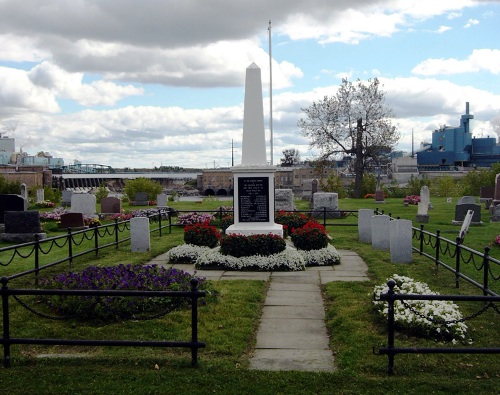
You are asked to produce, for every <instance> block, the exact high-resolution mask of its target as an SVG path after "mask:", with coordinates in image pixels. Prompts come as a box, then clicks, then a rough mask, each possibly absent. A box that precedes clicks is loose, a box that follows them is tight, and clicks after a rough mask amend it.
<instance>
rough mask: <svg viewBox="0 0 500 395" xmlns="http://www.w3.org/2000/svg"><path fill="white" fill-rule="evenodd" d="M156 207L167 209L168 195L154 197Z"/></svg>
mask: <svg viewBox="0 0 500 395" xmlns="http://www.w3.org/2000/svg"><path fill="white" fill-rule="evenodd" d="M156 207H160V208H165V207H168V195H166V194H164V193H162V194H160V195H156Z"/></svg>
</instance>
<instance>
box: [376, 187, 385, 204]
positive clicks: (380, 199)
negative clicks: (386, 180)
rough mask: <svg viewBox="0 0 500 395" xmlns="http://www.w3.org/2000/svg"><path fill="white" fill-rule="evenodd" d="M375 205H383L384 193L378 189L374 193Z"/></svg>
mask: <svg viewBox="0 0 500 395" xmlns="http://www.w3.org/2000/svg"><path fill="white" fill-rule="evenodd" d="M375 203H385V196H384V191H381V190H380V189H379V190H376V191H375Z"/></svg>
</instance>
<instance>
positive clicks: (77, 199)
mask: <svg viewBox="0 0 500 395" xmlns="http://www.w3.org/2000/svg"><path fill="white" fill-rule="evenodd" d="M70 211H71V212H72V213H83V215H86V216H87V217H90V216H92V215H94V214H95V213H96V198H95V195H92V194H91V193H74V194H73V195H72V196H71V209H70Z"/></svg>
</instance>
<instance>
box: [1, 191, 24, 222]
mask: <svg viewBox="0 0 500 395" xmlns="http://www.w3.org/2000/svg"><path fill="white" fill-rule="evenodd" d="M27 209H28V201H27V200H26V199H24V198H23V197H22V196H20V195H14V194H1V195H0V223H4V213H5V212H6V211H26V210H27Z"/></svg>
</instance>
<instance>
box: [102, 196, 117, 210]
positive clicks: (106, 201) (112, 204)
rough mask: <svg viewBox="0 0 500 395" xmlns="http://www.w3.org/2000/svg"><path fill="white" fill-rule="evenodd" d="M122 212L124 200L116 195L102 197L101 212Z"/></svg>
mask: <svg viewBox="0 0 500 395" xmlns="http://www.w3.org/2000/svg"><path fill="white" fill-rule="evenodd" d="M121 212H122V201H121V200H120V199H118V198H116V197H105V198H102V199H101V213H105V214H117V213H121Z"/></svg>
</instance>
